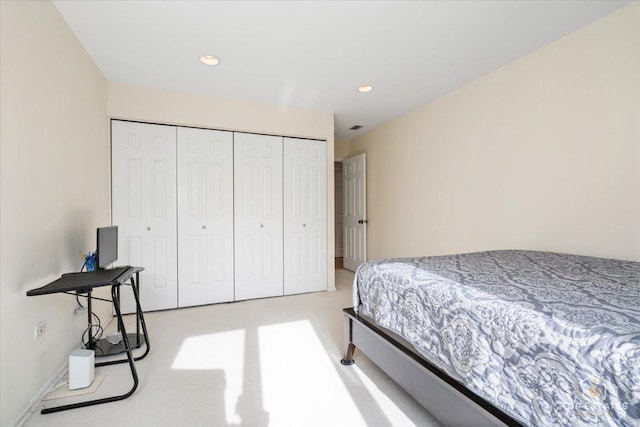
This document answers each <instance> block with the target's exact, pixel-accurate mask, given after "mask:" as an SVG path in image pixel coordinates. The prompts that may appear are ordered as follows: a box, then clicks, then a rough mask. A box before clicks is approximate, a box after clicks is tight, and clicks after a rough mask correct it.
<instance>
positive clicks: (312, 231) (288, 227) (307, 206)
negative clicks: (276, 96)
mask: <svg viewBox="0 0 640 427" xmlns="http://www.w3.org/2000/svg"><path fill="white" fill-rule="evenodd" d="M326 158H327V155H326V143H325V141H313V140H305V139H294V138H285V139H284V293H285V295H289V294H297V293H303V292H315V291H324V290H326V289H327V161H326Z"/></svg>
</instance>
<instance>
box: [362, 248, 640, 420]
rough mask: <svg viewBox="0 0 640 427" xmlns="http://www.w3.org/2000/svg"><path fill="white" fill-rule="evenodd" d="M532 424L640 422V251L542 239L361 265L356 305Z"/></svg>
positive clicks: (482, 394)
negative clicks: (520, 247)
mask: <svg viewBox="0 0 640 427" xmlns="http://www.w3.org/2000/svg"><path fill="white" fill-rule="evenodd" d="M360 304H362V306H361V307H360V308H361V310H362V312H363V313H364V314H365V315H367V316H370V317H372V318H373V319H374V320H375V322H376V323H378V324H379V325H380V326H383V327H385V328H387V329H389V330H391V331H393V332H396V333H398V334H399V335H401V336H402V337H404V338H405V339H406V340H408V341H409V342H410V343H411V344H412V345H413V346H414V347H415V348H416V349H417V350H418V351H419V352H420V353H421V354H423V355H424V356H425V357H426V358H427V359H428V360H429V361H431V362H433V363H434V364H435V365H436V366H438V367H440V368H441V369H442V370H444V371H445V372H447V373H448V374H449V375H450V376H451V377H453V378H454V379H456V380H458V381H460V382H461V383H463V384H464V385H465V386H466V387H467V388H468V389H470V390H471V391H473V392H474V393H476V394H477V395H479V396H480V397H482V398H484V399H485V400H487V401H489V402H491V403H492V404H493V405H495V406H496V407H498V408H500V409H502V410H503V411H504V412H506V413H507V414H510V415H511V416H512V417H514V418H515V419H517V420H519V421H521V422H522V423H524V424H525V425H536V426H560V425H562V426H594V425H607V426H609V425H621V426H640V263H638V262H629V261H619V260H611V259H601V258H591V257H582V256H575V255H564V254H557V253H549V252H533V251H491V252H479V253H472V254H463V255H451V256H435V257H427V258H406V259H391V260H384V261H377V262H370V263H366V264H363V265H362V266H360V268H359V269H358V271H357V273H356V277H355V280H354V309H356V311H357V310H358V307H359V306H360Z"/></svg>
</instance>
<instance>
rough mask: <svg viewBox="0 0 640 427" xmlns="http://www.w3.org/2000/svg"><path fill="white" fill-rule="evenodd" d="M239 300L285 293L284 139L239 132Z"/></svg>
mask: <svg viewBox="0 0 640 427" xmlns="http://www.w3.org/2000/svg"><path fill="white" fill-rule="evenodd" d="M234 163H235V166H234V170H235V179H234V187H235V191H234V199H235V242H236V244H235V271H236V275H235V299H236V300H243V299H249V298H261V297H268V296H276V295H282V294H283V266H282V262H283V253H282V251H283V248H282V244H283V237H282V230H283V229H282V138H281V137H275V136H266V135H252V134H244V133H235V134H234Z"/></svg>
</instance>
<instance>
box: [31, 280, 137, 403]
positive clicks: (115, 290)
mask: <svg viewBox="0 0 640 427" xmlns="http://www.w3.org/2000/svg"><path fill="white" fill-rule="evenodd" d="M119 287H120V284H119V283H117V284H115V285H113V286H111V297H112V298H113V306H114V307H115V309H116V316H118V322H119V323H121V324H122V339H123V340H124V346H125V349H126V352H127V359H128V361H129V367H130V368H131V376H132V377H133V387H131V390H129V391H128V392H127V393H125V394H121V395H119V396H113V397H105V398H103V399H94V400H88V401H86V402H79V403H71V404H69V405H62V406H56V407H53V408H45V409H43V410H42V411H41V413H42V414H50V413H52V412H60V411H66V410H68V409H76V408H82V407H85V406H93V405H99V404H101V403H109V402H115V401H117V400H123V399H126V398H127V397H129V396H131V395H132V394H133V392H134V391H136V388H138V372H137V371H136V366H135V362H134V360H133V353H132V351H131V347H129V339H128V338H127V332H126V330H125V329H124V321H123V320H122V313H121V311H120V299H119V298H118V288H119ZM96 366H97V365H96Z"/></svg>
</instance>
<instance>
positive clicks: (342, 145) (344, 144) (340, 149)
mask: <svg viewBox="0 0 640 427" xmlns="http://www.w3.org/2000/svg"><path fill="white" fill-rule="evenodd" d="M348 157H349V142H348V141H341V140H338V139H337V140H336V141H335V143H334V159H335V160H344V159H346V158H348Z"/></svg>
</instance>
